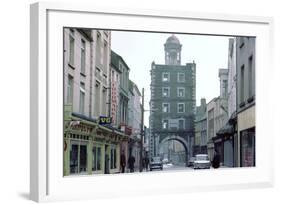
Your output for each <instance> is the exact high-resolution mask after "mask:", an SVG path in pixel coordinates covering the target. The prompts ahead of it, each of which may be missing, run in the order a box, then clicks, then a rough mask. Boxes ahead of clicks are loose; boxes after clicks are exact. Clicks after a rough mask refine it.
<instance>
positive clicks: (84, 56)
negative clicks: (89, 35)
mask: <svg viewBox="0 0 281 205" xmlns="http://www.w3.org/2000/svg"><path fill="white" fill-rule="evenodd" d="M85 49H86V45H85V41H84V40H83V39H82V40H81V73H83V74H85V62H86V55H85Z"/></svg>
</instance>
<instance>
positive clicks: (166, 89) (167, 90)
mask: <svg viewBox="0 0 281 205" xmlns="http://www.w3.org/2000/svg"><path fill="white" fill-rule="evenodd" d="M162 97H170V88H169V87H164V88H163V89H162Z"/></svg>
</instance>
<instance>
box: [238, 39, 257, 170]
mask: <svg viewBox="0 0 281 205" xmlns="http://www.w3.org/2000/svg"><path fill="white" fill-rule="evenodd" d="M255 43H256V39H255V38H254V37H237V38H236V58H237V61H236V62H237V64H236V66H237V131H238V132H237V134H238V141H237V146H238V152H237V166H241V167H248V166H255V163H256V160H255V157H256V152H255V143H256V140H255V127H256V125H255V121H256V120H255V113H256V111H255V110H256V106H255V93H256V92H255Z"/></svg>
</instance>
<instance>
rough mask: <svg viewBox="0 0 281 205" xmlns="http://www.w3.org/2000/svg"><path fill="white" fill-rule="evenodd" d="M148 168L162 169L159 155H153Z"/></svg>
mask: <svg viewBox="0 0 281 205" xmlns="http://www.w3.org/2000/svg"><path fill="white" fill-rule="evenodd" d="M149 169H150V171H152V170H153V169H160V170H163V162H162V160H161V159H160V157H153V158H152V159H151V161H150V163H149Z"/></svg>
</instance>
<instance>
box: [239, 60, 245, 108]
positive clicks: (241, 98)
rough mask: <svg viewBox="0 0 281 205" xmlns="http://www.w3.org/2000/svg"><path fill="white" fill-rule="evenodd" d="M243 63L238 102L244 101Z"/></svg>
mask: <svg viewBox="0 0 281 205" xmlns="http://www.w3.org/2000/svg"><path fill="white" fill-rule="evenodd" d="M244 80H245V79H244V65H242V66H241V80H240V86H241V87H240V103H243V102H244Z"/></svg>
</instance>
